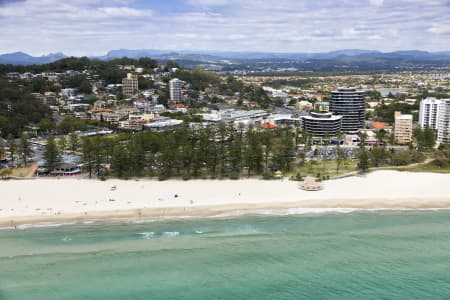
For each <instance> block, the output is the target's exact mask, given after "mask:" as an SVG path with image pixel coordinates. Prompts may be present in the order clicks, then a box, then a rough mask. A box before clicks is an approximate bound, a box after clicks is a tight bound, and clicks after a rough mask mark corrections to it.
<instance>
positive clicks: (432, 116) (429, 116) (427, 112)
mask: <svg viewBox="0 0 450 300" xmlns="http://www.w3.org/2000/svg"><path fill="white" fill-rule="evenodd" d="M440 104H441V100H439V99H436V98H434V97H428V98H426V99H423V100H422V101H420V111H419V125H420V127H421V128H425V127H428V128H431V129H433V130H436V131H437V129H438V123H439V107H440Z"/></svg>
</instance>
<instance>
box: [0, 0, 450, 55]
mask: <svg viewBox="0 0 450 300" xmlns="http://www.w3.org/2000/svg"><path fill="white" fill-rule="evenodd" d="M446 1H447V0H427V1H426V2H424V1H423V0H386V1H383V0H340V1H335V0H320V1H317V0H302V1H298V0H277V1H269V0H247V1H240V0H184V6H183V5H180V6H179V7H177V8H176V9H175V10H173V11H171V12H170V11H169V12H167V9H165V10H160V6H161V5H163V4H161V3H159V4H158V5H156V6H152V7H149V5H148V2H146V1H144V0H112V1H111V0H110V1H107V0H93V1H88V0H73V1H64V2H63V1H59V0H40V1H14V2H11V3H6V4H3V5H2V6H1V8H0V28H2V33H1V39H2V41H12V42H8V43H1V44H0V53H2V52H10V51H16V50H22V51H25V52H30V53H31V54H43V53H46V52H55V51H60V50H62V51H64V52H67V53H68V54H76V55H78V54H80V53H83V54H103V53H104V52H106V51H107V50H110V49H116V48H135V49H136V48H137V49H141V48H158V49H171V50H182V49H185V50H186V48H187V50H189V49H193V50H214V49H219V50H236V51H240V50H249V51H283V52H304V51H327V50H333V49H342V48H364V49H368V48H371V49H376V50H386V51H391V50H397V49H414V48H419V49H424V47H426V48H425V49H427V50H448V48H450V45H449V44H448V42H447V39H446V36H445V35H447V34H448V33H450V19H448V17H447V16H448V15H449V13H450V10H449V6H448V4H447V2H446ZM164 5H169V4H164ZM143 7H144V8H143ZM167 7H169V6H167ZM374 7H375V8H376V9H374Z"/></svg>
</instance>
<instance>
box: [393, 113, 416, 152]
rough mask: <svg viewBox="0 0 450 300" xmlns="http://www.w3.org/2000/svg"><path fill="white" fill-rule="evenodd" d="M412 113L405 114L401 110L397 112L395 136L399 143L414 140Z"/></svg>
mask: <svg viewBox="0 0 450 300" xmlns="http://www.w3.org/2000/svg"><path fill="white" fill-rule="evenodd" d="M412 123H413V116H412V115H403V114H402V113H401V112H399V111H396V112H395V122H394V137H395V140H396V141H397V143H399V144H408V143H410V142H411V141H412V134H413V129H412Z"/></svg>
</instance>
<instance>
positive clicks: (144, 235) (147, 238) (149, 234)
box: [138, 231, 155, 240]
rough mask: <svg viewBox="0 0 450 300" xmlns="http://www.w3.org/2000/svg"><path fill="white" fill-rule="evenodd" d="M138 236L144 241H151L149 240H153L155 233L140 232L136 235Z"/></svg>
mask: <svg viewBox="0 0 450 300" xmlns="http://www.w3.org/2000/svg"><path fill="white" fill-rule="evenodd" d="M138 234H140V235H142V238H143V239H144V240H149V239H151V238H153V237H154V236H155V233H154V232H153V231H151V232H141V233H138Z"/></svg>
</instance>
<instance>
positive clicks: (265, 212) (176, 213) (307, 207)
mask: <svg viewBox="0 0 450 300" xmlns="http://www.w3.org/2000/svg"><path fill="white" fill-rule="evenodd" d="M362 201H364V202H362V203H360V204H359V205H356V206H355V205H354V204H355V203H354V202H349V203H348V204H349V205H350V203H351V204H352V206H351V207H350V206H346V205H345V202H339V203H337V202H336V203H334V204H336V205H333V202H332V203H329V204H327V205H322V206H317V205H316V206H315V207H314V206H312V205H313V203H302V204H301V205H296V204H295V203H290V202H287V203H278V204H277V205H271V204H260V205H252V207H250V205H247V204H242V205H234V206H229V205H220V206H209V207H207V206H205V207H194V208H188V209H182V208H174V207H168V208H146V209H132V210H120V211H100V212H89V213H87V214H84V213H72V214H62V215H48V216H19V217H10V218H8V217H2V218H0V229H7V228H9V229H13V228H15V227H17V228H19V229H21V226H31V227H32V226H33V225H36V226H42V227H47V226H48V227H51V226H55V225H57V226H59V225H61V226H64V225H79V224H86V223H97V222H98V223H116V222H129V221H133V222H151V221H165V220H179V219H204V218H217V219H221V218H223V219H227V218H233V217H243V216H289V215H303V214H327V213H352V212H371V211H399V212H401V211H436V210H450V200H434V201H430V202H429V203H427V204H420V203H417V202H415V201H414V200H406V201H398V202H395V203H390V204H389V205H387V203H386V202H382V201H372V200H367V199H366V200H362ZM382 203H383V204H382ZM380 205H384V206H380Z"/></svg>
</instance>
